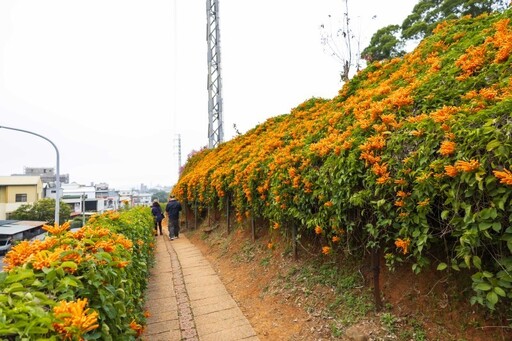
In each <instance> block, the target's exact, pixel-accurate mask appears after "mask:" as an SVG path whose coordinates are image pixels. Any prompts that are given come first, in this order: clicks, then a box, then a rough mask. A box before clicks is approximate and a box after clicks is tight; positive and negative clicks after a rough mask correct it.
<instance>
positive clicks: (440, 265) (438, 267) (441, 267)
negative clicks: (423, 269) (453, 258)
mask: <svg viewBox="0 0 512 341" xmlns="http://www.w3.org/2000/svg"><path fill="white" fill-rule="evenodd" d="M447 267H448V265H447V264H446V263H439V265H438V266H437V270H439V271H442V270H444V269H446V268H447Z"/></svg>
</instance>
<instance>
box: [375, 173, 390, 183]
mask: <svg viewBox="0 0 512 341" xmlns="http://www.w3.org/2000/svg"><path fill="white" fill-rule="evenodd" d="M389 179H390V177H389V173H386V174H383V175H382V176H381V177H380V178H378V179H377V181H376V182H377V183H378V184H379V185H382V184H385V183H386V182H388V180H389Z"/></svg>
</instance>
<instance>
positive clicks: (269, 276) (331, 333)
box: [185, 226, 512, 341]
mask: <svg viewBox="0 0 512 341" xmlns="http://www.w3.org/2000/svg"><path fill="white" fill-rule="evenodd" d="M205 230H209V228H208V227H205V228H203V227H199V228H198V229H196V230H188V231H186V230H185V233H186V235H187V237H188V238H189V239H190V241H191V242H192V243H193V244H194V245H196V246H197V247H198V248H199V249H200V250H201V251H202V253H203V254H204V255H205V256H206V258H207V259H208V260H209V261H210V262H211V264H212V266H213V267H214V269H215V270H216V271H217V273H218V274H219V275H220V278H221V280H222V281H223V282H224V284H225V285H226V288H227V290H228V291H229V292H230V293H231V295H232V296H233V297H234V299H235V300H236V301H237V302H238V304H239V305H240V307H241V309H242V311H243V312H244V313H245V315H246V316H247V318H248V319H249V321H250V322H251V324H252V326H253V327H254V329H255V330H256V332H257V334H258V336H259V337H260V339H261V340H263V341H265V340H359V341H361V340H468V341H470V340H474V341H483V340H512V329H511V328H510V327H509V326H507V321H497V320H493V319H490V318H486V313H485V311H484V310H483V309H481V308H479V307H476V306H470V305H469V303H468V302H469V299H468V297H469V296H468V295H470V293H459V294H457V289H456V285H454V284H453V283H452V281H451V280H450V279H449V278H448V277H443V276H441V275H440V273H439V272H438V271H430V272H428V271H427V272H424V273H422V274H420V275H414V274H413V273H412V272H411V271H410V268H406V267H403V268H401V269H398V270H396V271H395V272H393V273H389V272H387V271H386V270H385V269H383V273H382V276H381V281H380V282H381V289H382V295H383V300H384V309H383V310H382V311H381V312H378V313H376V312H375V311H374V310H373V308H372V306H371V303H372V302H371V295H368V293H369V292H371V288H370V287H371V281H368V280H366V281H362V282H363V285H362V287H361V288H359V289H357V288H356V290H360V291H359V293H360V295H367V296H370V306H369V308H368V309H367V313H366V316H364V317H362V318H355V319H352V318H351V316H353V314H351V311H350V309H359V310H360V309H361V306H357V305H354V306H353V307H352V308H350V305H349V308H347V305H345V306H344V308H343V309H346V310H345V311H340V310H339V309H336V307H335V305H336V302H337V301H336V299H337V297H336V296H337V294H336V293H335V290H334V289H333V288H332V287H329V286H324V285H322V284H318V283H316V284H315V283H313V284H309V285H308V284H307V283H309V282H308V280H307V279H306V278H301V276H303V275H302V273H301V272H300V271H298V270H297V269H302V268H303V267H305V266H306V265H305V264H306V263H305V261H306V262H307V259H308V258H312V257H309V255H308V252H307V251H306V250H300V256H299V259H298V260H294V258H293V257H292V256H291V255H290V252H289V250H288V249H289V248H288V249H287V247H286V245H287V244H286V242H285V241H283V240H279V239H278V238H276V236H274V235H273V236H272V237H269V233H268V232H265V229H260V230H259V232H258V237H257V239H256V240H255V241H254V242H253V241H252V238H251V233H250V229H248V228H245V229H241V228H238V229H236V230H235V231H234V232H231V233H230V234H227V233H226V228H225V226H220V227H218V228H216V229H214V230H213V231H209V232H204V231H205ZM269 240H272V244H273V247H272V248H271V249H269V248H268V243H269ZM287 250H288V251H287ZM315 257H316V256H315ZM361 277H366V274H365V273H364V271H361ZM352 290H354V289H352ZM356 295H358V294H357V291H356ZM347 316H348V317H347ZM511 322H512V321H508V324H510V323H511Z"/></svg>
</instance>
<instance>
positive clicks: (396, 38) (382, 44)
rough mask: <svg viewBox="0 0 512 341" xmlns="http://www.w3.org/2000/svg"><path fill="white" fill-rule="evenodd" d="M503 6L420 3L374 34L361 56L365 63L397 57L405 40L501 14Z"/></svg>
mask: <svg viewBox="0 0 512 341" xmlns="http://www.w3.org/2000/svg"><path fill="white" fill-rule="evenodd" d="M507 5H508V1H507V0H484V1H473V0H420V1H419V2H418V3H417V4H416V5H415V6H414V8H413V10H412V13H411V14H409V15H408V16H407V17H406V18H405V19H404V21H403V22H402V24H401V25H389V26H386V27H383V28H381V29H379V30H378V31H377V32H375V33H374V35H373V36H372V38H371V40H370V43H369V45H368V46H367V47H366V48H365V49H364V50H363V53H362V55H363V57H364V58H365V59H366V60H369V61H375V60H384V59H390V58H394V57H398V56H401V55H403V51H402V49H403V47H404V45H405V44H406V43H407V42H408V41H411V40H413V41H414V40H419V39H423V38H425V37H428V36H430V35H432V32H433V31H434V29H435V28H436V26H437V25H438V24H439V23H441V22H443V21H445V20H452V19H457V18H461V17H463V16H466V15H470V16H472V17H477V16H479V15H481V14H483V13H492V12H495V11H504V10H505V9H506V8H507Z"/></svg>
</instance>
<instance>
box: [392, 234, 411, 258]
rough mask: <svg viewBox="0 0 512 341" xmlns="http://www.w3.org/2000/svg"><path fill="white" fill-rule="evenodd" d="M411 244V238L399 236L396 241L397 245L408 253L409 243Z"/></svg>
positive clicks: (403, 251) (404, 252)
mask: <svg viewBox="0 0 512 341" xmlns="http://www.w3.org/2000/svg"><path fill="white" fill-rule="evenodd" d="M410 244H411V240H410V239H409V238H405V239H401V238H398V239H397V240H396V241H395V246H396V247H397V248H399V249H401V250H402V253H403V254H404V255H406V254H407V253H408V252H409V250H408V249H409V245H410Z"/></svg>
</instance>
